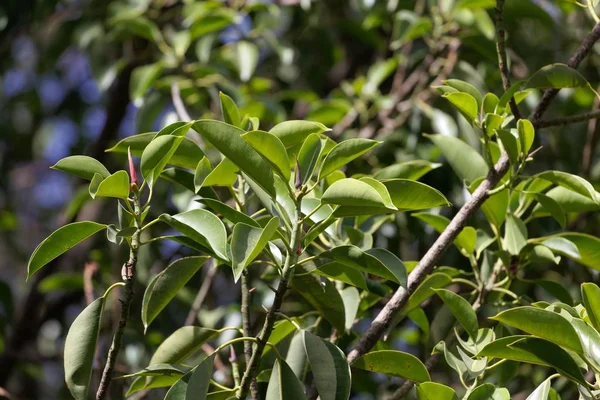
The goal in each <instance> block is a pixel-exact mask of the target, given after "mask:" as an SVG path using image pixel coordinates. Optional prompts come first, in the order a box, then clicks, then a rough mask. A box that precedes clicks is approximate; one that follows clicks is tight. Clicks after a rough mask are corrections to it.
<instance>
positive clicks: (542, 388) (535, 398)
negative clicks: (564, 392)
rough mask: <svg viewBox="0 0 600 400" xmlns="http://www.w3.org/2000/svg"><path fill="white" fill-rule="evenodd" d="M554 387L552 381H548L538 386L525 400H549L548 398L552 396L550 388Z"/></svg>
mask: <svg viewBox="0 0 600 400" xmlns="http://www.w3.org/2000/svg"><path fill="white" fill-rule="evenodd" d="M551 387H552V380H551V379H546V380H545V381H543V382H542V383H540V384H539V385H538V387H537V388H535V390H534V391H533V392H532V393H531V394H530V395H529V396H527V399H525V400H548V396H549V395H550V388H551Z"/></svg>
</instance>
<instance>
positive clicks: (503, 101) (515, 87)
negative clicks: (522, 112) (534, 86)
mask: <svg viewBox="0 0 600 400" xmlns="http://www.w3.org/2000/svg"><path fill="white" fill-rule="evenodd" d="M523 82H524V81H517V82H515V83H513V84H512V86H511V87H510V88H509V89H508V90H507V91H506V92H505V93H504V94H503V95H502V97H500V101H499V102H498V106H497V107H496V110H497V112H498V113H501V112H503V111H504V110H505V108H506V106H507V105H508V102H509V101H510V99H512V98H513V97H515V94H517V92H518V91H520V90H521V86H523ZM508 111H510V109H509V110H508Z"/></svg>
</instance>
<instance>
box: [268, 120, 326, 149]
mask: <svg viewBox="0 0 600 400" xmlns="http://www.w3.org/2000/svg"><path fill="white" fill-rule="evenodd" d="M329 130H330V129H329V128H327V127H326V126H325V125H323V124H321V123H319V122H313V121H300V120H298V121H285V122H281V123H279V124H277V125H275V126H274V127H273V129H271V130H270V131H269V132H270V133H272V134H273V135H275V136H277V137H278V138H279V139H280V140H281V142H282V143H283V145H284V146H285V147H286V148H289V147H292V146H294V145H297V144H300V143H302V142H304V140H305V139H306V138H307V137H308V136H309V135H311V134H313V133H316V134H320V133H323V132H327V131H329Z"/></svg>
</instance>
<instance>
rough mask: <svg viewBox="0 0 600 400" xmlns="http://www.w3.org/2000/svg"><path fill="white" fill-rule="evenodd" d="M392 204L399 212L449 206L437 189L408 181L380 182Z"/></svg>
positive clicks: (391, 180)
mask: <svg viewBox="0 0 600 400" xmlns="http://www.w3.org/2000/svg"><path fill="white" fill-rule="evenodd" d="M382 183H383V185H384V186H385V187H386V189H387V191H388V193H389V194H390V197H391V199H392V203H393V204H394V206H396V207H397V208H398V210H400V211H409V210H410V211H412V210H423V209H426V208H436V207H445V206H449V205H451V204H450V202H449V201H448V199H446V197H445V196H444V195H443V194H442V193H441V192H440V191H438V190H437V189H434V188H432V187H431V186H428V185H425V184H424V183H421V182H416V181H412V180H408V179H390V180H386V181H383V182H382Z"/></svg>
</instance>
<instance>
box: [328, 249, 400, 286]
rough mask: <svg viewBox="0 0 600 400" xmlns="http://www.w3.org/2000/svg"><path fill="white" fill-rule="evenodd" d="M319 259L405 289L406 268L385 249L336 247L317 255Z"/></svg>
mask: <svg viewBox="0 0 600 400" xmlns="http://www.w3.org/2000/svg"><path fill="white" fill-rule="evenodd" d="M319 257H321V258H328V259H330V260H334V261H337V262H339V263H341V264H344V265H346V266H348V267H351V268H354V269H357V270H359V271H364V272H367V273H369V274H373V275H376V276H380V277H382V278H385V279H388V280H391V281H393V282H396V283H398V284H399V285H400V286H403V287H406V280H407V273H406V267H405V266H404V264H403V263H402V261H400V259H399V258H398V257H396V256H395V255H394V254H393V253H391V252H389V251H388V250H385V249H370V250H367V251H362V250H361V249H360V248H358V247H356V246H352V245H345V246H338V247H335V248H333V249H331V250H327V251H324V252H323V253H321V254H319Z"/></svg>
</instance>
